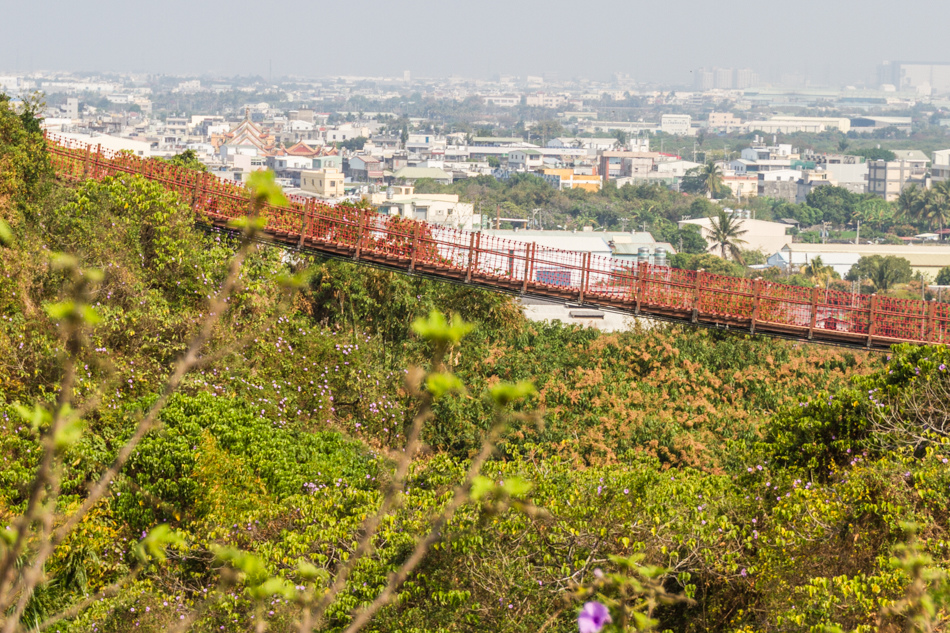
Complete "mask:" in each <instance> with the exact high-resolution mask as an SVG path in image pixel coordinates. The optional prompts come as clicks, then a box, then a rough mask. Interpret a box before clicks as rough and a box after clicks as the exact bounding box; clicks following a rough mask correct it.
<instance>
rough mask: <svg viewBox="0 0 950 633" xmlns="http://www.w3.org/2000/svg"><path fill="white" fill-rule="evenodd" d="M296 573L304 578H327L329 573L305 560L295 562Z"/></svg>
mask: <svg viewBox="0 0 950 633" xmlns="http://www.w3.org/2000/svg"><path fill="white" fill-rule="evenodd" d="M297 574H299V575H300V577H301V578H303V579H304V580H318V579H319V580H328V579H329V578H330V573H329V572H328V571H327V570H325V569H322V568H320V567H317V566H316V565H314V564H313V563H310V562H307V561H305V560H301V561H300V562H299V563H297Z"/></svg>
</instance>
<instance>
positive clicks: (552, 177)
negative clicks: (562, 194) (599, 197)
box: [541, 168, 603, 191]
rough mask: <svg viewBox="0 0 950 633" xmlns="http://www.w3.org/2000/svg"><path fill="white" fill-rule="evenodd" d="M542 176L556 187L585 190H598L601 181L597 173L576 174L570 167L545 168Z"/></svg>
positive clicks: (601, 184)
mask: <svg viewBox="0 0 950 633" xmlns="http://www.w3.org/2000/svg"><path fill="white" fill-rule="evenodd" d="M541 177H542V178H544V179H545V180H547V181H548V182H549V183H551V184H552V185H554V187H556V188H557V189H583V190H585V191H600V188H601V187H602V186H603V181H602V180H601V179H600V176H597V175H585V174H577V173H575V172H574V170H573V169H571V168H552V169H545V170H544V171H543V172H542V175H541Z"/></svg>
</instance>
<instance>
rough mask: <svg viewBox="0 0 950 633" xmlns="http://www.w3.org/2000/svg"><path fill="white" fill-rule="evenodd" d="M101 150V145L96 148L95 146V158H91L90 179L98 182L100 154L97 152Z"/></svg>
mask: <svg viewBox="0 0 950 633" xmlns="http://www.w3.org/2000/svg"><path fill="white" fill-rule="evenodd" d="M101 149H102V145H97V146H96V153H95V156H93V158H92V178H93V180H99V157H100V156H101V154H100V153H99V152H100V150H101Z"/></svg>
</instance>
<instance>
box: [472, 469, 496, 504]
mask: <svg viewBox="0 0 950 633" xmlns="http://www.w3.org/2000/svg"><path fill="white" fill-rule="evenodd" d="M494 489H495V482H494V481H492V480H491V479H489V478H488V477H486V476H484V475H478V476H477V477H475V479H473V480H472V492H471V497H472V500H473V501H479V500H481V499H483V498H485V496H486V495H488V494H490V493H491V491H492V490H494Z"/></svg>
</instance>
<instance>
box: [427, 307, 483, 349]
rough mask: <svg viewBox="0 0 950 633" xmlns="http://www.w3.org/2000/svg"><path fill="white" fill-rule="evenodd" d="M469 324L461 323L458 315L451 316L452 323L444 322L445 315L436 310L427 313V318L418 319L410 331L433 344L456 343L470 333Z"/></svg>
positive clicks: (471, 326) (470, 326)
mask: <svg viewBox="0 0 950 633" xmlns="http://www.w3.org/2000/svg"><path fill="white" fill-rule="evenodd" d="M473 327H474V326H473V325H472V324H471V323H465V322H464V321H462V319H461V317H459V315H457V314H455V315H452V322H451V323H449V322H448V321H446V320H445V315H444V314H442V313H441V312H439V311H438V310H433V311H432V312H430V313H429V318H428V319H424V318H421V317H420V318H418V319H416V320H415V321H413V322H412V331H413V332H415V333H416V334H418V335H419V336H421V337H422V338H424V339H427V340H429V341H432V342H434V343H444V344H449V343H458V342H459V341H460V340H462V337H463V336H465V335H466V334H468V333H469V332H471V331H472V328H473Z"/></svg>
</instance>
